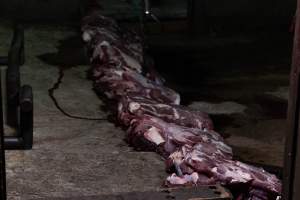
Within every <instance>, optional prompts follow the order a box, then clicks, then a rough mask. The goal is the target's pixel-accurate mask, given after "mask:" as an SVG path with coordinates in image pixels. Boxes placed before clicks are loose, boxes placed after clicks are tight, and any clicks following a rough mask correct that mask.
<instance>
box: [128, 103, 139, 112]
mask: <svg viewBox="0 0 300 200" xmlns="http://www.w3.org/2000/svg"><path fill="white" fill-rule="evenodd" d="M128 107H129V112H131V113H135V112H136V111H137V110H138V109H140V107H141V105H140V104H139V103H136V102H131V103H129V106H128Z"/></svg>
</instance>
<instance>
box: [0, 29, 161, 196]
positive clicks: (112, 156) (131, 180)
mask: <svg viewBox="0 0 300 200" xmlns="http://www.w3.org/2000/svg"><path fill="white" fill-rule="evenodd" d="M0 32H1V34H0V37H1V38H0V44H1V45H0V47H1V54H3V53H4V52H5V50H6V49H7V47H8V44H9V43H8V42H7V39H8V38H7V37H8V36H9V33H10V32H9V29H8V28H6V27H1V28H0ZM73 35H74V33H73V31H70V30H69V29H66V28H60V27H46V26H41V27H34V28H32V27H27V29H26V65H25V66H23V67H22V82H23V83H26V84H30V85H32V86H33V90H34V102H35V104H34V106H35V112H34V114H35V116H34V119H35V128H34V148H33V150H32V151H8V152H7V176H8V195H9V199H22V200H23V199H42V198H49V199H51V198H53V197H68V198H70V197H72V196H74V197H80V196H94V195H100V194H111V193H118V192H128V191H144V190H150V189H155V188H159V187H160V186H161V185H162V183H163V180H164V178H165V177H166V175H167V174H166V173H165V172H164V163H163V162H162V160H161V158H160V157H159V156H158V155H156V154H155V153H141V152H135V151H133V150H132V149H131V148H129V147H128V146H127V144H126V143H125V142H124V141H123V138H124V132H123V131H122V130H120V129H119V128H116V127H115V126H114V125H113V124H112V123H109V122H107V121H103V122H102V121H84V120H76V119H74V120H73V119H70V118H68V117H65V116H64V115H62V114H61V113H60V112H59V111H58V110H57V109H56V107H55V106H54V104H53V102H52V101H51V100H50V98H49V97H48V88H50V87H52V84H53V83H54V82H55V81H56V78H57V76H58V69H57V66H55V65H49V64H47V63H46V62H44V61H42V60H47V59H46V57H47V58H48V57H49V58H51V59H50V60H54V61H57V63H60V57H59V56H55V55H56V52H57V51H58V49H57V47H58V46H59V41H60V40H66V39H68V38H71V37H72V36H73ZM71 48H72V47H71ZM72 50H73V51H75V49H72ZM72 50H70V49H69V51H71V52H72ZM51 55H52V57H51ZM74 60H76V56H74V57H73V59H72V61H74ZM54 63H55V62H54ZM70 65H72V67H73V68H70V69H68V70H67V71H65V78H64V79H63V83H62V85H61V88H60V89H59V90H58V91H57V93H56V94H55V95H56V97H57V99H58V101H59V103H60V104H61V105H62V107H64V109H65V110H66V111H68V112H70V113H72V114H76V115H80V116H87V117H104V118H105V117H106V114H105V113H104V112H102V111H101V110H100V106H101V105H102V103H101V101H100V100H99V98H98V97H97V96H96V95H95V94H94V92H93V91H92V84H91V82H90V81H88V80H87V79H86V70H87V69H88V67H87V66H76V64H75V63H74V62H73V63H71V64H70ZM65 67H68V66H65Z"/></svg>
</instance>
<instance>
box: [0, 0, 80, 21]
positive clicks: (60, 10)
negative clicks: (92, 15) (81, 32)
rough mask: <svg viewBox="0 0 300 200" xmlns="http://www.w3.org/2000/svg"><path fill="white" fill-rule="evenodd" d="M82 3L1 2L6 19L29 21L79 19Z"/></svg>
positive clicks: (44, 0)
mask: <svg viewBox="0 0 300 200" xmlns="http://www.w3.org/2000/svg"><path fill="white" fill-rule="evenodd" d="M80 1H81V0H1V1H0V12H1V15H2V16H4V17H9V18H12V17H21V18H24V19H25V20H28V21H31V20H33V21H40V20H46V21H58V20H63V21H68V20H73V19H76V18H79V8H80V3H79V2H80ZM23 8H24V9H23Z"/></svg>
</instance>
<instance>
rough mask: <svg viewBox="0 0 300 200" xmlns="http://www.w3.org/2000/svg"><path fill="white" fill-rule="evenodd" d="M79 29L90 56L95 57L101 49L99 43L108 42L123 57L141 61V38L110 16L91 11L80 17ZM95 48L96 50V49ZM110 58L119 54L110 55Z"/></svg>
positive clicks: (103, 44) (104, 43)
mask: <svg viewBox="0 0 300 200" xmlns="http://www.w3.org/2000/svg"><path fill="white" fill-rule="evenodd" d="M81 31H82V38H83V41H85V42H86V44H87V47H88V49H89V51H90V52H92V54H91V55H92V58H91V59H95V58H96V57H98V55H99V54H101V53H103V52H102V51H101V45H102V47H103V46H107V44H109V45H110V46H111V47H112V48H114V49H115V51H118V54H122V56H124V57H123V58H125V59H126V57H132V59H135V60H136V61H138V62H139V63H142V62H143V46H142V40H141V38H140V37H139V35H138V34H136V33H135V32H133V31H131V30H128V29H125V28H121V27H120V26H119V25H118V24H117V22H116V21H115V20H113V19H111V18H108V17H105V16H102V15H101V14H99V12H93V13H91V14H90V15H87V16H86V17H85V18H83V19H82V23H81ZM96 48H97V50H96ZM110 56H112V58H114V57H118V56H120V55H114V54H112V55H110Z"/></svg>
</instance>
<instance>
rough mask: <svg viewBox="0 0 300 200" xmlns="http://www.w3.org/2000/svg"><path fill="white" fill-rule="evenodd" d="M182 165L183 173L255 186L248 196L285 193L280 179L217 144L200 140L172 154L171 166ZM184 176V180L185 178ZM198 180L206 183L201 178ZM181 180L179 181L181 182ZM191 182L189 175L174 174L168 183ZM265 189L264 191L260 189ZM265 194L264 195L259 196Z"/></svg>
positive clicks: (242, 185) (225, 183) (249, 186)
mask: <svg viewBox="0 0 300 200" xmlns="http://www.w3.org/2000/svg"><path fill="white" fill-rule="evenodd" d="M174 164H175V165H176V166H179V168H180V170H181V172H182V174H191V173H198V174H201V175H205V176H206V177H208V179H209V180H215V181H216V182H220V183H222V184H224V185H226V186H235V187H240V189H241V190H242V189H243V188H244V189H245V187H246V188H251V190H249V193H248V194H247V195H251V196H253V198H254V197H255V198H257V199H263V198H265V197H266V196H267V199H269V198H270V197H268V196H272V197H273V198H275V197H277V195H279V194H280V193H281V183H280V180H279V179H278V178H277V177H276V176H275V175H272V174H270V173H268V172H266V171H264V170H263V169H261V168H257V167H254V166H251V165H248V164H244V163H241V162H239V161H234V160H232V157H231V156H229V155H228V154H224V152H222V151H220V150H219V149H218V148H217V146H215V145H211V144H207V143H206V144H205V143H203V142H199V143H197V144H195V145H184V146H182V147H181V149H180V150H178V151H176V152H174V153H173V154H171V155H170V156H169V158H168V160H167V166H168V167H169V168H170V167H172V165H174ZM182 179H183V180H182ZM195 180H196V179H194V180H193V182H196V183H198V182H199V183H200V184H201V183H202V182H203V180H201V179H200V178H199V179H198V181H195ZM178 181H179V182H178ZM184 181H185V182H186V183H184V184H190V183H191V181H190V180H185V177H184V176H183V177H177V176H176V175H174V174H173V175H172V176H170V177H169V178H168V179H167V184H168V185H178V184H181V183H182V182H184ZM259 191H261V192H259ZM259 196H264V197H261V198H260V197H259Z"/></svg>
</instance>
